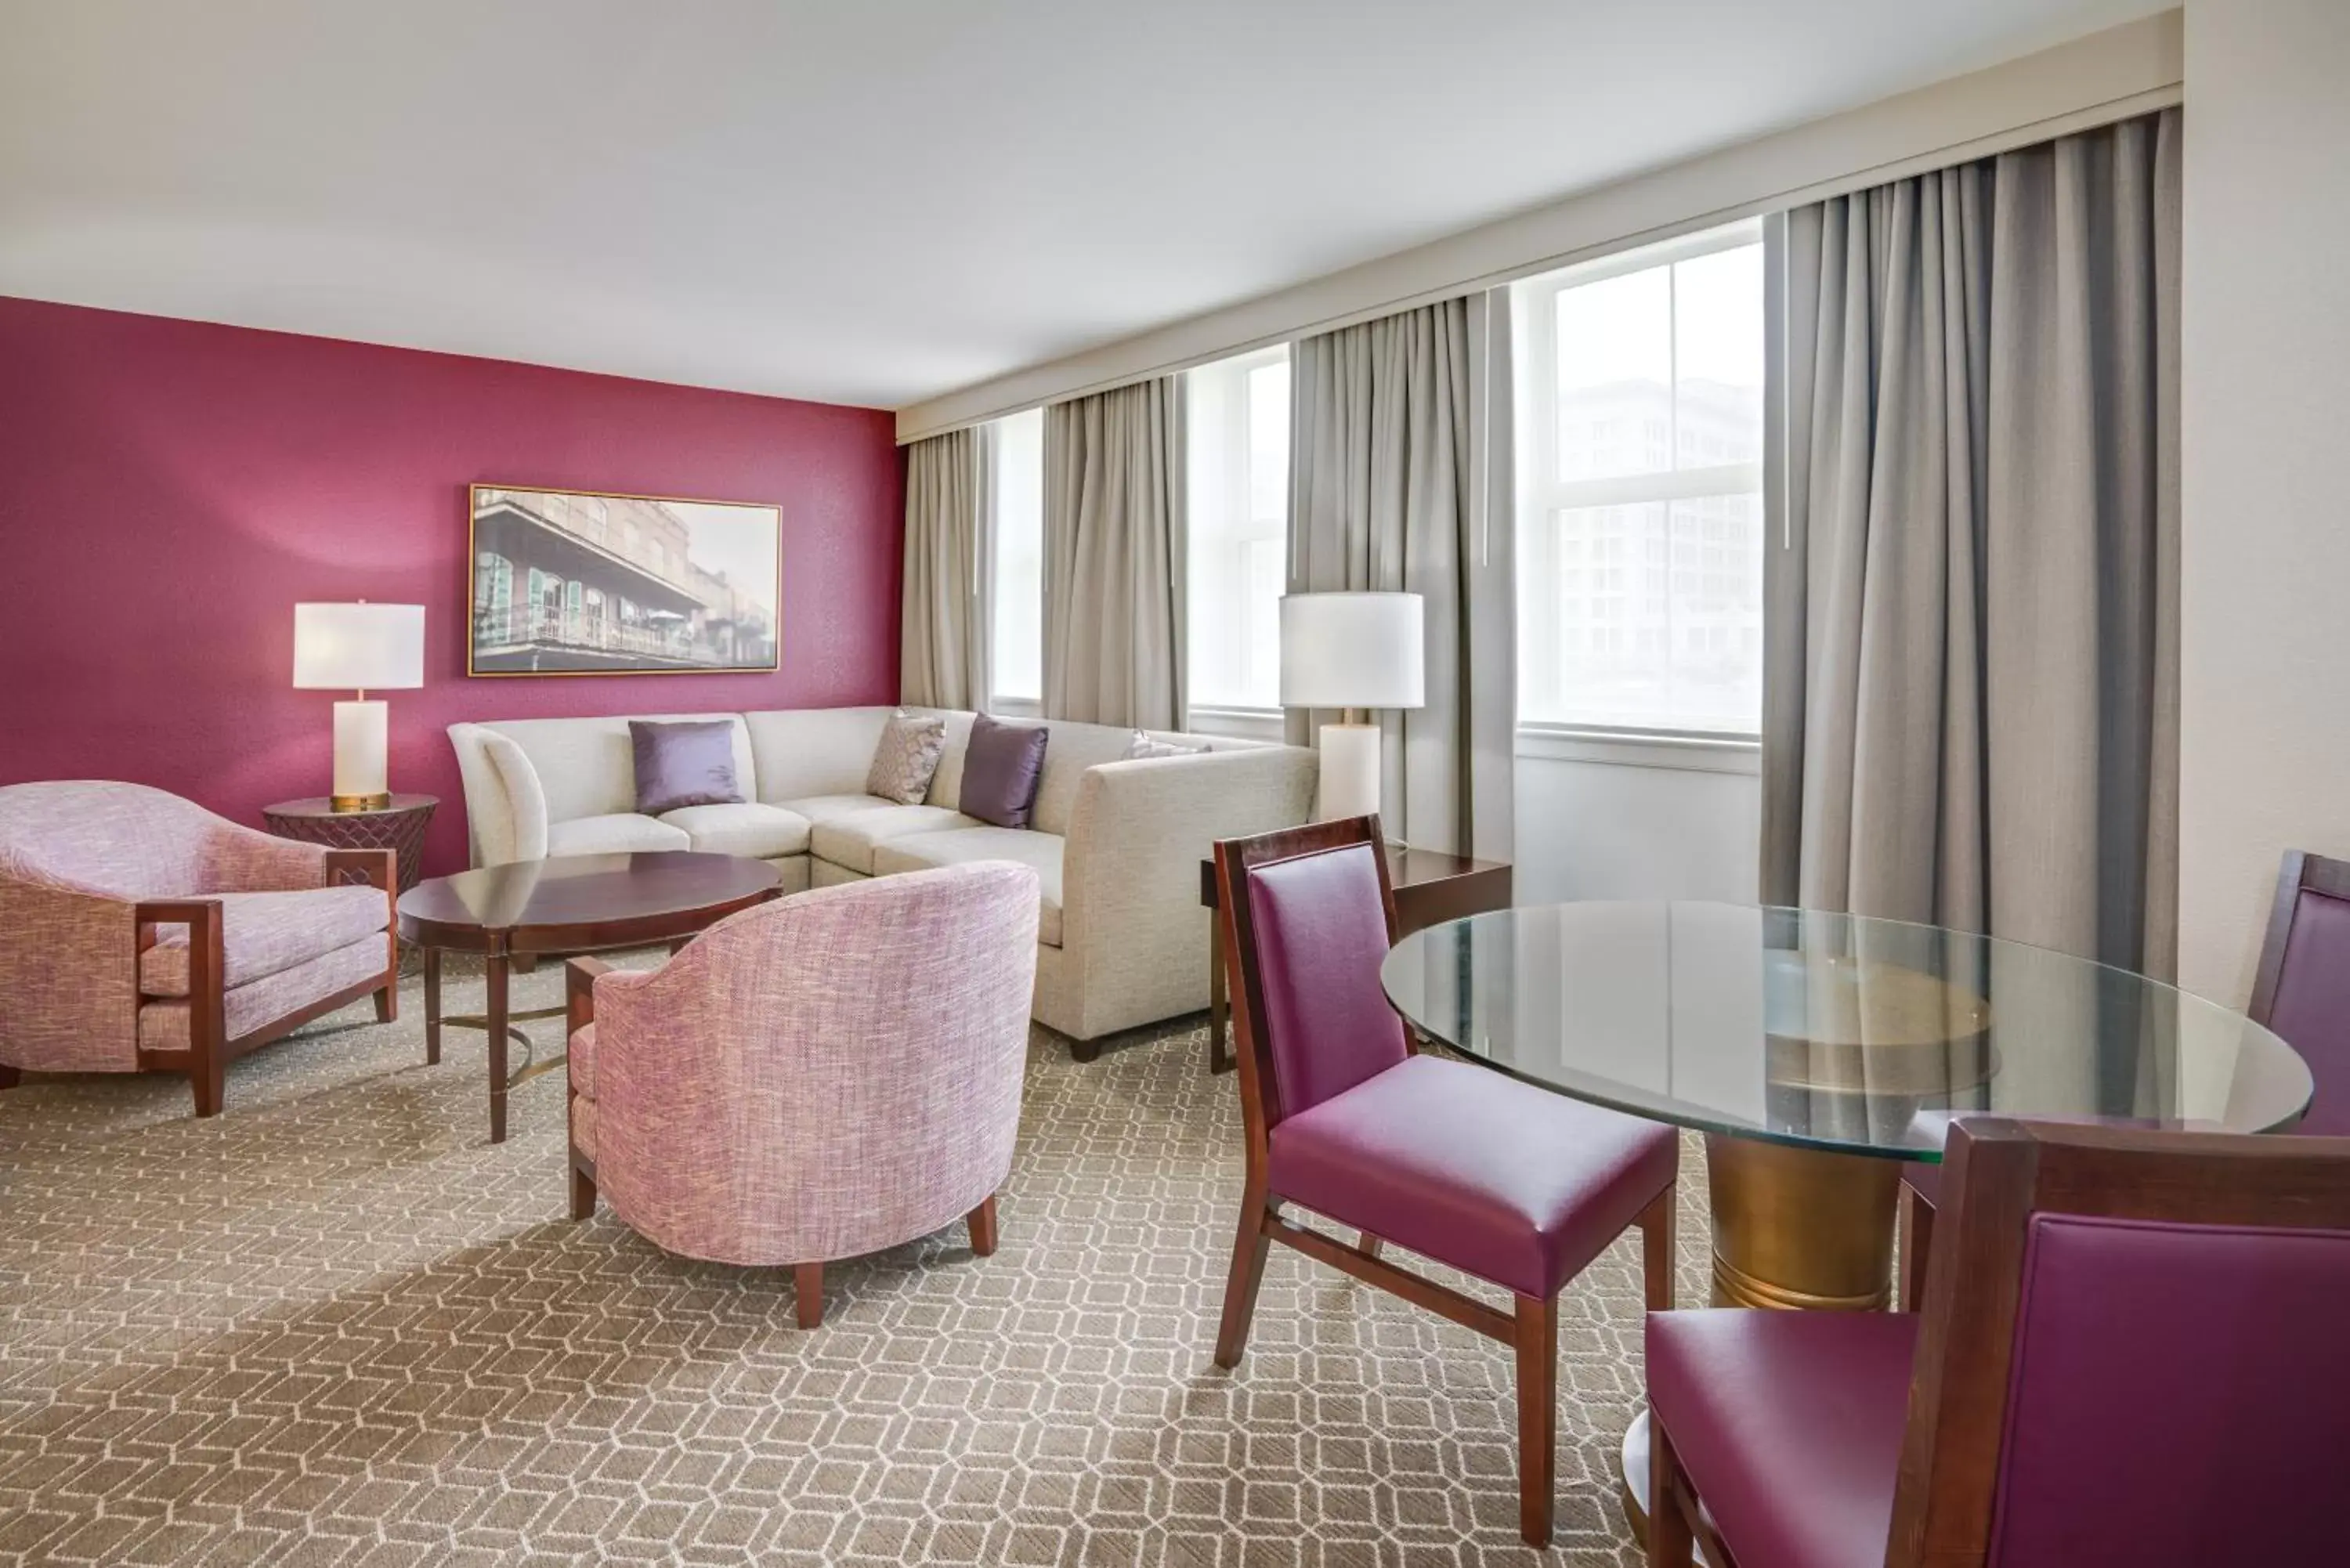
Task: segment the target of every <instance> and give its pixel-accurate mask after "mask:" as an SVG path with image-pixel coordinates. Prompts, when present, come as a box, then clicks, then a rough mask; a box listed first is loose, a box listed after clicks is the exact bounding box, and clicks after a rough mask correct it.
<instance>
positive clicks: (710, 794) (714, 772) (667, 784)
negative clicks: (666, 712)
mask: <svg viewBox="0 0 2350 1568" xmlns="http://www.w3.org/2000/svg"><path fill="white" fill-rule="evenodd" d="M629 745H630V746H631V747H632V748H633V749H634V750H635V752H636V754H637V809H638V810H639V811H640V812H643V813H644V814H645V815H647V816H659V815H660V814H661V813H662V812H665V811H675V810H677V809H678V808H679V807H680V806H686V805H736V804H738V803H740V802H741V800H742V799H743V789H742V786H741V785H740V784H736V783H735V782H734V726H733V722H731V721H728V720H725V719H708V720H698V721H695V722H691V723H683V724H649V723H647V722H644V721H643V720H641V719H631V720H629Z"/></svg>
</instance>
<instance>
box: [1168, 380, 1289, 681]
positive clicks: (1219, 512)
mask: <svg viewBox="0 0 2350 1568" xmlns="http://www.w3.org/2000/svg"><path fill="white" fill-rule="evenodd" d="M1187 381H1188V384H1187V386H1186V387H1185V389H1184V395H1185V399H1186V404H1187V406H1186V411H1185V416H1184V417H1185V421H1186V424H1187V426H1188V429H1189V432H1190V433H1189V437H1188V440H1189V443H1190V452H1189V456H1188V458H1187V462H1188V464H1189V467H1188V469H1187V472H1186V474H1185V481H1186V484H1185V495H1186V503H1185V504H1186V508H1187V512H1188V517H1187V527H1188V531H1189V533H1190V535H1191V557H1190V576H1191V580H1190V583H1189V584H1188V592H1189V596H1190V598H1191V671H1190V676H1191V701H1192V702H1193V703H1194V704H1196V705H1199V706H1201V707H1206V708H1238V709H1260V710H1272V709H1275V708H1278V707H1279V706H1280V704H1281V596H1282V593H1283V592H1284V588H1285V587H1286V584H1287V580H1288V573H1289V566H1288V551H1287V546H1288V535H1289V349H1288V347H1287V346H1286V345H1284V346H1282V347H1280V348H1267V349H1263V350H1261V351H1259V352H1257V353H1253V354H1243V355H1239V356H1237V357H1235V358H1230V359H1221V360H1218V361H1217V362H1216V363H1215V364H1212V365H1202V366H1201V367H1200V368H1199V369H1196V370H1193V371H1192V372H1191V375H1190V376H1189V377H1188V378H1187Z"/></svg>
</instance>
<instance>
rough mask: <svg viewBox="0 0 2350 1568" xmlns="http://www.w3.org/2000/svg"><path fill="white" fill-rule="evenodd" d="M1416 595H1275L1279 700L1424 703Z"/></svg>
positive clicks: (1299, 703)
mask: <svg viewBox="0 0 2350 1568" xmlns="http://www.w3.org/2000/svg"><path fill="white" fill-rule="evenodd" d="M1423 637H1424V633H1423V631H1422V629H1421V604H1420V597H1419V595H1418V594H1291V595H1289V596H1288V597H1285V598H1284V599H1283V600H1282V601H1281V705H1282V706H1283V707H1284V708H1419V707H1424V706H1425V705H1426V704H1427V701H1428V697H1427V688H1426V684H1425V682H1426V667H1427V658H1426V649H1425V647H1424V643H1423Z"/></svg>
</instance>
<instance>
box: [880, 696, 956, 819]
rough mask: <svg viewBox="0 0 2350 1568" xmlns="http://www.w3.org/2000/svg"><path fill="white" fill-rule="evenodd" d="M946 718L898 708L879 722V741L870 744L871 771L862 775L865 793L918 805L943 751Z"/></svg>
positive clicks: (929, 783)
mask: <svg viewBox="0 0 2350 1568" xmlns="http://www.w3.org/2000/svg"><path fill="white" fill-rule="evenodd" d="M946 750H947V722H946V720H945V719H943V718H941V717H940V716H938V715H937V714H917V713H907V712H898V713H893V714H891V715H890V716H889V722H888V723H887V724H884V725H882V726H881V743H880V744H879V745H878V746H876V747H874V748H873V767H872V771H870V772H869V773H868V774H866V775H865V793H866V794H878V795H879V796H880V797H881V798H882V799H884V800H894V801H896V802H897V803H898V804H899V805H921V804H922V797H923V796H924V795H927V794H930V793H931V774H935V773H937V772H938V771H939V759H940V758H941V757H942V756H944V755H946Z"/></svg>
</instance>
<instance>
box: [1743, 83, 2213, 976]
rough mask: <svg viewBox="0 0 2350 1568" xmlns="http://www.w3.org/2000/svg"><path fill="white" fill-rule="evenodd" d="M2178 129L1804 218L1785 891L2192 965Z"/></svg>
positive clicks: (2029, 153)
mask: <svg viewBox="0 0 2350 1568" xmlns="http://www.w3.org/2000/svg"><path fill="white" fill-rule="evenodd" d="M2179 135H2180V117H2179V111H2178V110H2177V109H2168V110H2165V111H2163V112H2161V113H2159V114H2156V115H2148V116H2144V117H2141V118H2138V119H2130V120H2126V121H2123V122H2120V123H2118V124H2116V125H2111V126H2106V127H2102V128H2100V129H2097V130H2091V131H2086V132H2084V133H2081V134H2079V135H2074V136H2066V137H2062V138H2059V139H2058V140H2054V141H2052V142H2046V143H2043V144H2041V145H2038V146H2034V147H2030V148H2025V149H2022V150H2019V151H2013V152H2008V153H2002V154H2001V155H1999V156H1998V157H1996V158H1991V159H1986V160H1983V161H1978V162H1974V163H1969V164H1964V165H1960V166H1959V167H1956V168H1951V169H1946V170H1941V171H1936V172H1933V173H1929V174H1924V175H1919V176H1918V177H1916V178H1913V179H1908V180H1901V181H1897V182H1894V183H1892V184H1889V185H1884V186H1879V187H1877V188H1875V189H1872V190H1868V191H1863V192H1855V193H1853V194H1851V195H1848V196H1843V197H1838V198H1836V199H1834V200H1831V201H1828V202H1821V203H1818V204H1815V205H1812V206H1808V207H1804V208H1802V209H1799V210H1798V211H1796V212H1794V213H1790V214H1789V215H1788V217H1787V220H1786V230H1785V239H1784V253H1783V266H1784V269H1785V272H1784V276H1785V286H1786V295H1785V297H1786V302H1787V319H1786V324H1785V331H1786V358H1785V368H1784V373H1785V387H1786V410H1785V416H1786V441H1785V449H1784V453H1783V468H1782V478H1783V493H1782V494H1778V495H1774V496H1773V501H1774V502H1775V503H1776V505H1777V511H1778V515H1777V516H1776V517H1775V518H1774V519H1773V523H1774V526H1773V528H1772V529H1771V531H1770V536H1769V540H1768V544H1767V546H1766V555H1765V572H1764V592H1765V614H1764V628H1765V658H1766V675H1765V680H1764V686H1763V691H1764V698H1763V707H1764V715H1763V867H1762V870H1763V896H1764V898H1766V899H1767V900H1769V901H1772V902H1776V903H1799V904H1803V905H1805V906H1807V907H1811V908H1816V909H1838V910H1850V911H1852V912H1855V913H1858V914H1864V915H1874V916H1881V917H1888V918H1893V919H1908V920H1921V921H1928V922H1931V923H1935V924H1939V925H1949V926H1956V927H1960V928H1964V929H1970V930H1982V931H1988V932H1990V933H1991V934H1992V935H1995V936H2000V937H2005V938H2010V939H2012V940H2018V941H2022V942H2029V943H2033V944H2035V945H2038V946H2044V947H2053V948H2058V949H2061V950H2065V951H2068V952H2074V953H2078V954H2081V955H2083V956H2085V957H2089V958H2094V959H2098V960H2102V961H2106V962H2109V963H2115V964H2119V965H2123V966H2126V967H2128V968H2132V969H2142V970H2144V971H2146V972H2148V973H2151V974H2155V975H2158V976H2168V974H2170V973H2171V972H2172V971H2173V968H2174V965H2175V961H2176V945H2177V904H2178V534H2179V528H2178V300H2179V280H2178V256H2179Z"/></svg>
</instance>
